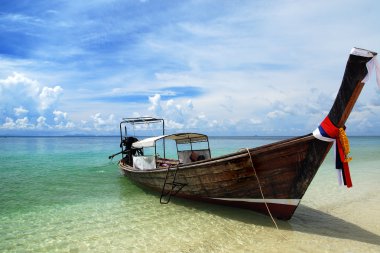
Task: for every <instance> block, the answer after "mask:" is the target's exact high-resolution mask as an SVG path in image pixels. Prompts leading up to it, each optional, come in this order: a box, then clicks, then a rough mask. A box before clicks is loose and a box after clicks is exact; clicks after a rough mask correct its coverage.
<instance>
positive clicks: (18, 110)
mask: <svg viewBox="0 0 380 253" xmlns="http://www.w3.org/2000/svg"><path fill="white" fill-rule="evenodd" d="M13 110H14V112H15V115H16V116H21V115H22V114H25V113H28V112H29V111H28V110H26V109H25V108H24V107H22V106H20V107H16V108H14V109H13Z"/></svg>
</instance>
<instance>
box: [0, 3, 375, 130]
mask: <svg viewBox="0 0 380 253" xmlns="http://www.w3.org/2000/svg"><path fill="white" fill-rule="evenodd" d="M379 24H380V2H379V1H376V0H373V1H368V0H361V1H356V0H355V1H354V0H344V1H343V0H342V1H339V0H337V1H335V0H332V1H298V0H281V1H280V0H279V1H276V0H273V1H266V0H262V1H261V0H247V1H239V0H236V1H227V0H225V1H223V0H215V1H208V0H189V1H174V0H167V1H164V0H162V1H158V0H157V1H153V0H140V1H138V0H128V1H125V0H114V1H113V0H92V1H77V0H72V1H71V0H63V1H60V0H56V1H50V0H46V1H42V0H34V1H23V0H18V1H12V0H0V135H2V136H4V135H5V136H7V135H38V136H39V135H53V136H55V135H117V134H118V132H119V122H120V120H121V119H122V118H124V117H139V116H153V117H162V118H164V119H165V124H166V129H167V132H173V133H174V132H202V133H206V134H209V135H232V136H234V135H241V136H244V135H259V136H295V135H303V134H308V133H310V132H312V131H313V130H314V129H315V128H316V127H317V126H318V125H319V123H320V122H321V121H322V120H323V119H324V117H325V116H326V115H327V114H328V112H329V110H330V108H331V106H332V104H333V101H334V99H335V96H336V94H337V91H338V89H339V86H340V83H341V80H342V76H343V73H344V68H345V64H346V62H347V58H348V55H349V53H350V50H351V48H352V47H360V48H365V49H369V50H372V51H380V32H379V31H380V30H379V29H380V26H379ZM375 79H376V78H375V76H372V77H371V78H370V80H369V81H368V82H367V83H366V85H365V87H364V89H363V92H362V94H361V96H360V97H359V100H358V102H357V104H356V105H355V107H354V110H353V112H352V114H351V116H350V118H349V119H348V121H347V123H346V125H347V134H348V135H380V87H378V86H377V84H376V81H375ZM143 127H145V128H146V129H147V127H146V126H143ZM145 128H144V129H145ZM148 130H149V129H148ZM148 130H146V131H148Z"/></svg>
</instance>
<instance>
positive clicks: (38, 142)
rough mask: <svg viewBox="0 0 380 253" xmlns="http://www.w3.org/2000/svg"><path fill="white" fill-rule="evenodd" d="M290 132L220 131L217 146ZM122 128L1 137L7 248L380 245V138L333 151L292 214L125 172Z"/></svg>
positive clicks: (1, 244) (217, 151)
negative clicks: (167, 187)
mask: <svg viewBox="0 0 380 253" xmlns="http://www.w3.org/2000/svg"><path fill="white" fill-rule="evenodd" d="M280 139H282V138H280V137H211V139H210V146H211V148H212V150H213V152H212V155H213V156H217V155H222V154H225V153H228V152H231V151H236V150H238V149H239V148H244V147H255V146H259V145H262V144H265V143H270V142H273V141H277V140H280ZM118 143H119V138H118V137H0V252H380V194H379V193H378V192H377V191H378V189H379V185H380V137H351V138H350V143H351V149H352V152H351V153H352V156H353V161H352V162H351V163H350V167H351V175H352V179H353V184H354V187H353V188H351V189H347V188H345V187H343V186H339V185H338V182H337V179H336V172H335V169H334V168H333V167H334V158H333V154H332V152H330V154H329V155H328V157H327V158H326V160H325V162H324V163H323V165H322V166H321V168H320V170H319V171H318V173H317V176H316V177H315V179H314V181H313V182H312V184H311V185H310V187H309V189H308V191H307V193H306V194H305V196H304V198H303V200H302V201H301V205H300V206H299V208H298V209H297V211H296V213H295V215H294V217H293V218H292V219H291V220H290V221H277V225H278V227H279V229H278V230H277V229H276V228H275V226H274V224H273V222H272V221H271V219H270V218H269V217H267V216H264V215H261V214H257V213H255V212H252V211H248V210H242V209H236V208H228V207H224V206H217V205H211V204H204V203H197V202H191V201H185V200H179V199H174V200H173V201H172V202H171V203H170V204H168V205H161V204H160V203H159V196H158V195H155V194H151V193H150V192H147V191H144V190H142V189H140V188H138V187H137V186H135V185H134V184H133V183H131V181H129V180H128V179H127V178H125V177H122V176H121V175H120V173H119V170H118V168H117V165H116V162H117V159H116V158H115V159H114V161H110V160H108V156H109V155H110V154H112V153H115V152H118V151H119V150H118Z"/></svg>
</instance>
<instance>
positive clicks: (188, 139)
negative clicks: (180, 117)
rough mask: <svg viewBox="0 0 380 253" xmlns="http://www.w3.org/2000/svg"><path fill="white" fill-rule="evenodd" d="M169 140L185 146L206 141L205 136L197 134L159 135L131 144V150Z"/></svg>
mask: <svg viewBox="0 0 380 253" xmlns="http://www.w3.org/2000/svg"><path fill="white" fill-rule="evenodd" d="M164 138H165V139H170V140H174V141H176V143H177V144H186V143H195V142H205V141H208V137H207V135H204V134H198V133H180V134H170V135H161V136H155V137H150V138H146V139H144V140H141V141H137V142H134V143H133V144H132V147H133V148H147V147H154V146H155V145H156V141H158V140H160V139H164Z"/></svg>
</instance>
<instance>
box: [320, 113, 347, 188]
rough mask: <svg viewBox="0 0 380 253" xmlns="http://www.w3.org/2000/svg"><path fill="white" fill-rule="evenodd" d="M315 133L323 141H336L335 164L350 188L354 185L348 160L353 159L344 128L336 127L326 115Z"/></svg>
mask: <svg viewBox="0 0 380 253" xmlns="http://www.w3.org/2000/svg"><path fill="white" fill-rule="evenodd" d="M313 135H314V137H315V138H317V139H319V140H322V141H328V142H335V151H336V152H335V156H336V157H335V166H336V168H337V169H338V172H339V175H340V177H341V178H342V179H343V182H344V185H346V186H347V187H348V188H350V187H352V181H351V175H350V168H349V166H348V162H349V161H350V160H351V158H350V157H348V153H349V152H350V148H349V143H348V139H347V136H346V133H345V131H344V128H338V127H336V126H335V125H334V124H333V123H332V122H331V120H330V118H329V117H326V118H325V119H324V120H323V121H322V123H321V124H320V125H319V126H318V128H317V129H315V130H314V132H313Z"/></svg>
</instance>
